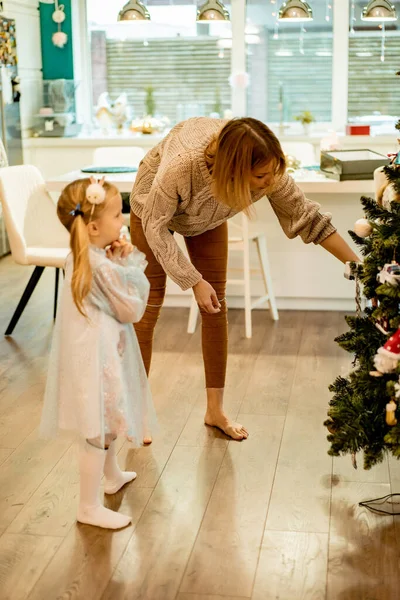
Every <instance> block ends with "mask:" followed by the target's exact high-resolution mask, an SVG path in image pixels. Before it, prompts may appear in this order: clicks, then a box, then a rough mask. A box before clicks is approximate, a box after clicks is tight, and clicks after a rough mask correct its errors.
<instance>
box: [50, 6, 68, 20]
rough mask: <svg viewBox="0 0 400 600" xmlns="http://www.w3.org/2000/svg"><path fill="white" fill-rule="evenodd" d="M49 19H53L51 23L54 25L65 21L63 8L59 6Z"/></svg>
mask: <svg viewBox="0 0 400 600" xmlns="http://www.w3.org/2000/svg"><path fill="white" fill-rule="evenodd" d="M51 18H52V19H53V21H54V22H55V23H64V21H65V12H64V6H63V5H61V6H60V7H59V8H58V9H57V10H55V11H54V12H53V14H52V15H51Z"/></svg>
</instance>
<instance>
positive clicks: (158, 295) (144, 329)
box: [131, 212, 228, 388]
mask: <svg viewBox="0 0 400 600" xmlns="http://www.w3.org/2000/svg"><path fill="white" fill-rule="evenodd" d="M131 239H132V244H133V245H134V246H136V247H137V248H138V249H139V250H140V251H141V252H144V254H145V255H146V259H147V261H148V263H149V264H148V266H147V269H146V275H147V277H148V279H149V281H150V296H149V301H148V305H147V308H146V312H145V313H144V316H143V318H142V320H141V321H140V322H139V323H135V330H136V334H137V337H138V340H139V345H140V351H141V353H142V358H143V362H144V366H145V368H146V372H147V374H148V373H149V370H150V363H151V354H152V347H153V334H154V328H155V326H156V322H157V320H158V317H159V315H160V311H161V306H162V304H163V301H164V296H165V286H166V281H167V276H166V274H165V271H164V270H163V268H162V266H161V265H160V264H159V263H158V262H157V260H156V258H155V256H154V254H153V252H152V250H151V248H150V246H149V245H148V243H147V239H146V236H145V234H144V231H143V227H142V222H141V220H140V218H139V217H137V216H136V215H134V214H133V213H132V212H131ZM185 243H186V247H187V249H188V252H189V256H190V260H191V261H192V263H193V265H194V266H195V267H196V269H197V270H198V271H199V273H201V274H202V276H203V279H204V280H205V281H208V283H209V284H210V285H212V287H213V288H214V290H215V292H216V294H217V297H218V300H219V301H220V304H221V310H220V312H219V313H215V314H208V313H206V312H205V311H203V310H200V313H201V320H202V328H201V333H202V349H203V361H204V369H205V375H206V387H207V388H223V387H224V385H225V373H226V361H227V353H228V319H227V309H226V300H225V290H226V270H227V261H228V227H227V224H226V223H223V224H222V225H219V226H218V227H216V228H215V229H211V231H206V232H205V233H202V234H200V235H197V236H194V237H187V238H185Z"/></svg>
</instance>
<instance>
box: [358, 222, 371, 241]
mask: <svg viewBox="0 0 400 600" xmlns="http://www.w3.org/2000/svg"><path fill="white" fill-rule="evenodd" d="M354 233H356V234H357V235H358V237H361V238H365V237H368V236H369V235H371V233H372V225H371V223H370V222H369V221H368V220H367V219H358V221H356V222H355V223H354Z"/></svg>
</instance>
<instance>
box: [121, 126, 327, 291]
mask: <svg viewBox="0 0 400 600" xmlns="http://www.w3.org/2000/svg"><path fill="white" fill-rule="evenodd" d="M225 123H226V121H223V120H221V119H210V118H206V117H199V118H194V119H188V120H187V121H184V122H183V123H179V124H178V125H176V126H175V127H174V128H173V129H172V130H171V132H170V133H169V134H168V135H167V136H166V137H165V138H164V139H163V140H162V141H161V142H160V143H159V144H158V145H157V146H156V147H155V148H153V149H152V150H150V152H148V154H147V155H146V156H145V157H144V159H143V161H142V162H141V164H140V167H139V171H138V174H137V177H136V181H135V184H134V187H133V190H132V194H131V200H130V202H131V208H132V211H133V213H134V214H135V215H137V216H138V217H140V218H141V219H142V224H143V229H144V232H145V235H146V238H147V241H148V243H149V246H150V247H151V249H152V250H153V253H154V255H155V257H156V259H157V260H158V262H159V263H160V264H161V266H162V267H163V269H164V270H165V272H166V273H167V275H169V277H171V279H172V280H173V281H175V283H177V284H178V285H179V286H180V287H181V289H182V290H186V289H188V288H190V287H193V286H194V285H195V284H196V283H198V282H199V281H200V279H201V278H202V276H201V274H200V273H199V272H198V271H197V270H196V269H195V268H194V266H193V265H192V263H191V262H190V261H189V260H188V259H187V258H186V257H185V255H184V254H183V253H182V251H181V250H180V248H179V246H178V245H177V243H176V241H175V240H174V237H173V235H172V234H171V233H170V231H176V232H178V233H180V234H182V235H183V236H187V237H190V236H194V235H199V234H200V233H204V232H205V231H207V230H209V229H213V228H215V227H217V226H218V225H220V224H221V223H223V222H224V221H226V220H227V219H229V218H231V217H233V216H234V215H235V214H237V211H236V210H233V209H230V208H229V207H228V206H226V205H224V204H222V203H221V202H218V200H217V199H216V198H214V197H213V195H212V193H211V176H210V173H209V171H208V168H207V165H206V161H205V158H204V150H205V148H206V147H207V145H208V143H209V142H210V140H211V139H212V137H213V136H214V135H215V134H216V133H218V132H219V131H220V129H221V128H222V127H223V126H224V124H225ZM263 196H265V192H263V191H261V192H258V193H257V194H253V201H254V202H256V201H257V200H259V199H260V198H262V197H263ZM268 199H269V201H270V203H271V206H272V208H273V210H274V212H275V214H276V216H277V217H278V219H279V222H280V224H281V227H282V229H283V231H284V232H285V234H286V235H287V236H288V237H289V238H294V237H296V236H297V235H300V236H301V238H302V240H303V241H304V242H305V243H306V244H307V243H310V242H314V243H315V244H319V243H321V242H322V241H323V240H325V239H326V238H327V237H328V236H329V235H331V234H332V233H334V232H335V231H336V229H335V228H334V227H333V225H332V224H331V217H330V215H322V214H321V213H320V212H319V209H320V205H319V204H317V203H316V202H311V201H310V200H308V199H307V198H305V196H304V194H303V192H302V191H301V190H300V189H299V188H298V187H297V185H296V184H295V183H294V181H293V179H292V178H291V177H289V176H288V175H286V174H285V175H284V176H283V177H282V178H281V179H280V180H279V181H278V182H277V184H276V186H275V188H274V189H273V191H272V192H270V193H269V197H268Z"/></svg>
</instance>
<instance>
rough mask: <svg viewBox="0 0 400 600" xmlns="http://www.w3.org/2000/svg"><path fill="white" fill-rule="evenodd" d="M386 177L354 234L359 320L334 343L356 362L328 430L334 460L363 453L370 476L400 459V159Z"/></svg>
mask: <svg viewBox="0 0 400 600" xmlns="http://www.w3.org/2000/svg"><path fill="white" fill-rule="evenodd" d="M396 128H397V129H399V130H400V120H399V122H398V123H397V125H396ZM383 172H384V174H385V179H384V184H383V186H382V189H381V190H380V191H379V193H378V194H377V200H376V201H375V200H372V199H371V198H365V197H363V198H361V204H362V206H363V208H364V212H365V218H364V219H360V220H359V221H357V223H356V226H355V231H354V232H349V233H350V235H351V237H352V239H353V240H354V241H355V243H356V244H357V245H358V246H359V248H360V251H361V254H362V255H363V257H364V258H363V262H362V263H350V264H349V265H348V266H349V273H350V278H354V279H355V280H356V286H357V288H356V290H357V291H356V300H357V314H356V316H348V317H346V322H347V324H348V327H349V330H348V331H347V332H345V333H343V334H342V335H340V336H339V337H338V338H337V339H336V341H337V342H338V344H339V345H340V346H341V347H342V348H344V349H345V350H347V351H348V352H350V353H351V354H352V355H353V357H354V361H353V369H352V370H351V371H350V373H349V374H348V375H347V377H343V376H339V377H337V379H336V380H335V382H334V383H333V384H332V385H331V386H330V391H331V392H332V393H333V396H332V399H331V401H330V406H329V411H328V417H329V418H328V419H327V420H326V421H325V423H324V425H325V426H326V427H327V428H328V431H329V435H328V441H329V442H330V444H331V447H330V450H329V454H330V455H332V456H339V455H341V454H351V455H352V456H353V460H354V463H353V464H354V466H356V463H355V455H356V454H357V452H359V451H361V450H363V451H364V468H365V469H370V468H371V467H372V466H373V465H375V464H377V463H379V462H381V461H382V460H383V458H384V456H385V453H387V452H390V453H392V454H393V455H394V456H396V457H397V458H400V265H399V264H398V262H400V152H399V153H398V154H397V155H394V156H392V157H391V162H390V164H389V165H388V166H386V167H384V169H383ZM360 290H362V295H363V297H364V300H365V302H364V304H365V305H366V308H365V309H364V310H363V311H362V310H361V297H360V295H361V294H360Z"/></svg>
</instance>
